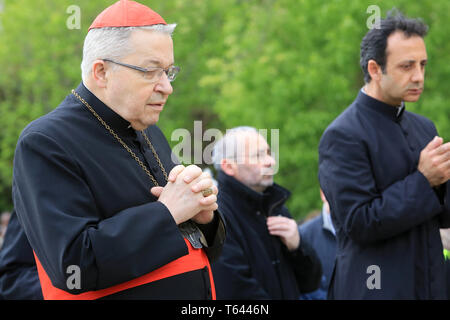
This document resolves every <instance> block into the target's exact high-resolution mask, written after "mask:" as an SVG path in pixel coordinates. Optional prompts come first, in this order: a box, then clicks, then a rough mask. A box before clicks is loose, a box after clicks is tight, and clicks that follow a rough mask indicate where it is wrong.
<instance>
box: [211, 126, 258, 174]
mask: <svg viewBox="0 0 450 320" xmlns="http://www.w3.org/2000/svg"><path fill="white" fill-rule="evenodd" d="M248 133H256V134H259V132H258V130H256V129H255V128H253V127H248V126H240V127H235V128H232V129H228V130H227V132H226V134H225V135H224V136H223V137H222V138H221V139H220V140H218V141H217V142H216V143H215V144H214V147H213V151H212V161H213V163H214V168H215V169H216V170H217V171H220V170H221V167H220V163H221V162H222V159H236V158H237V157H238V155H239V154H240V152H242V151H245V150H244V149H243V148H245V145H243V141H242V139H238V136H239V135H245V134H248Z"/></svg>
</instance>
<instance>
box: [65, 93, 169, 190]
mask: <svg viewBox="0 0 450 320" xmlns="http://www.w3.org/2000/svg"><path fill="white" fill-rule="evenodd" d="M72 94H73V95H74V96H75V97H76V98H77V99H78V100H80V101H81V103H83V104H84V105H85V106H86V107H87V108H88V109H89V111H91V113H92V114H93V115H94V116H95V117H96V118H97V120H98V121H100V123H101V124H102V125H103V126H104V127H105V128H106V130H108V131H109V133H111V135H112V136H113V137H114V138H116V140H117V141H119V143H120V144H121V145H122V146H123V147H124V148H125V150H127V151H128V153H129V154H130V155H131V156H132V157H133V159H134V160H136V162H137V163H138V164H139V165H140V166H141V168H142V169H143V170H144V172H145V173H146V174H147V175H148V176H149V177H150V179H151V180H152V182H153V184H154V185H155V186H157V187H158V186H159V184H158V182H157V181H156V179H155V177H153V175H152V174H151V172H150V171H149V170H148V169H147V167H146V166H145V165H144V163H143V162H142V161H141V159H139V158H138V156H136V154H135V153H134V152H133V150H131V149H130V147H128V146H127V144H126V143H125V142H123V140H122V139H121V138H120V137H119V136H118V135H117V134H116V133H115V132H114V130H113V129H112V128H111V127H110V126H109V125H108V124H107V123H106V122H105V121H104V120H103V119H102V118H101V117H100V116H99V115H98V114H97V112H95V110H94V108H92V107H91V106H90V105H89V103H87V102H86V100H84V99H83V98H82V97H81V96H80V95H79V94H78V93H77V92H76V91H75V90H73V89H72ZM141 134H142V135H143V137H144V139H145V141H147V144H148V146H149V147H150V149H151V150H152V153H153V156H154V157H155V159H156V161H157V162H158V165H159V167H160V168H161V171H162V172H163V175H164V178H165V179H166V181H168V180H169V179H168V177H167V172H166V170H165V169H164V167H163V164H162V162H161V160H160V159H159V156H158V154H157V153H156V150H155V148H154V147H153V145H152V143H151V142H150V139H149V138H148V137H147V135H146V134H145V132H144V130H142V131H141Z"/></svg>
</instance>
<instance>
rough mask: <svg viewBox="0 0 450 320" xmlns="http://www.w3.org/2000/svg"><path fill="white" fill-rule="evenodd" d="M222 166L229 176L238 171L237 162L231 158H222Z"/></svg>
mask: <svg viewBox="0 0 450 320" xmlns="http://www.w3.org/2000/svg"><path fill="white" fill-rule="evenodd" d="M220 168H221V169H222V171H223V172H225V173H226V174H227V175H229V176H234V175H235V174H236V171H237V166H236V163H235V162H233V161H230V160H229V159H222V161H221V162H220Z"/></svg>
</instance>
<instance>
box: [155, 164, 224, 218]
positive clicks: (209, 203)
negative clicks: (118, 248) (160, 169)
mask: <svg viewBox="0 0 450 320" xmlns="http://www.w3.org/2000/svg"><path fill="white" fill-rule="evenodd" d="M208 188H211V189H212V194H210V195H207V193H205V195H206V196H205V195H204V194H203V193H202V191H203V192H205V190H206V191H208V190H207V189H208ZM150 192H151V193H152V194H153V195H154V196H155V197H157V198H158V201H159V202H161V203H163V204H164V205H165V206H166V207H167V209H169V211H170V213H171V214H172V217H173V219H174V220H175V222H176V224H177V225H178V224H180V223H183V222H185V221H187V220H189V219H192V220H193V221H194V222H196V223H199V224H206V223H209V222H211V221H212V219H213V218H214V210H217V208H218V205H217V193H218V189H217V187H216V186H215V185H214V183H213V180H212V177H211V175H210V174H209V173H207V172H202V169H200V168H199V167H198V166H196V165H189V166H187V167H185V166H183V165H178V166H176V167H174V168H173V169H172V170H171V171H170V173H169V176H168V182H167V184H166V185H165V186H164V187H153V188H151V189H150Z"/></svg>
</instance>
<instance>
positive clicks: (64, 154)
mask: <svg viewBox="0 0 450 320" xmlns="http://www.w3.org/2000/svg"><path fill="white" fill-rule="evenodd" d="M76 91H77V92H78V94H79V95H80V96H81V97H83V98H84V99H85V100H86V101H87V102H88V103H89V104H90V105H91V106H92V107H93V108H94V110H95V111H96V112H97V113H98V115H99V116H100V117H101V118H102V119H103V120H104V121H105V122H106V123H107V124H108V125H109V126H110V127H111V128H112V129H113V130H114V131H115V133H116V134H117V135H118V136H119V137H120V138H121V139H122V140H123V141H124V142H125V143H126V144H127V145H128V146H129V147H130V148H131V150H132V151H133V152H134V153H135V154H136V155H137V156H138V157H139V158H140V160H141V161H142V162H143V163H144V164H145V165H146V166H147V168H148V169H149V170H150V171H151V173H152V174H153V176H154V177H155V178H156V180H157V181H158V183H159V184H160V185H161V186H164V185H165V184H166V181H165V178H164V175H163V172H162V170H161V169H160V167H159V165H158V163H157V161H156V158H155V157H154V156H153V154H152V151H151V149H150V148H149V146H148V145H147V143H146V142H145V140H144V138H143V136H142V134H141V133H140V132H136V131H135V130H134V129H132V128H131V127H130V126H129V123H128V122H127V121H126V120H124V119H123V118H121V117H120V116H119V115H118V114H116V113H115V112H114V111H112V110H111V109H110V108H109V107H107V106H106V105H105V104H103V103H102V102H101V101H100V100H99V99H98V98H97V97H95V95H93V94H92V93H91V92H90V91H89V90H88V89H87V88H86V87H85V86H84V85H83V84H80V85H79V87H78V88H77V89H76ZM145 132H146V134H147V136H148V137H149V138H150V140H151V141H152V144H153V146H154V147H155V149H156V152H157V154H158V156H159V158H160V159H161V162H162V164H163V167H164V168H165V170H166V172H167V174H168V173H169V172H170V170H171V169H172V168H173V167H174V165H175V162H174V161H175V160H173V159H172V156H171V155H172V153H171V149H170V147H169V144H168V143H167V140H166V138H165V137H164V135H163V134H162V132H161V131H160V129H159V128H158V127H157V126H156V125H153V126H150V127H149V128H147V129H146V130H145ZM153 186H154V185H153V183H152V181H151V180H150V178H149V177H148V176H147V175H146V174H145V173H144V171H143V169H142V168H141V167H140V166H139V165H138V163H137V162H136V161H135V160H134V159H133V158H132V157H131V155H130V154H129V152H127V151H126V150H125V148H124V147H123V146H122V145H120V144H119V142H118V141H117V140H116V139H115V138H114V137H113V136H112V135H111V133H110V132H108V131H107V130H106V129H105V127H104V126H103V125H102V124H101V123H100V122H99V120H98V119H97V118H95V117H94V115H93V114H92V113H91V112H90V111H89V110H88V109H87V108H86V107H85V106H84V105H83V104H82V103H81V102H80V101H79V100H78V99H77V98H76V97H75V96H74V95H72V94H71V95H69V96H67V97H66V99H65V100H64V101H63V102H62V103H61V105H60V106H58V108H56V109H55V110H54V111H52V112H50V113H49V114H47V115H45V116H43V117H41V118H40V119H38V120H36V121H34V122H32V123H31V124H30V125H28V126H27V127H26V128H25V129H24V131H23V132H22V134H21V136H20V138H19V141H18V143H17V148H16V153H15V158H14V174H13V200H14V206H15V209H16V211H17V215H18V218H19V221H20V223H21V225H22V226H23V228H24V231H25V233H26V235H27V238H28V240H29V242H30V244H31V247H32V248H33V250H34V252H35V254H36V256H37V257H38V259H39V261H40V263H41V264H42V266H43V268H44V269H45V272H46V273H47V275H48V277H49V278H50V280H51V281H52V284H53V285H54V286H55V287H57V288H59V289H62V290H65V291H67V292H70V293H82V292H86V291H91V290H99V289H104V288H108V287H111V286H114V285H117V284H120V283H123V282H126V281H129V280H132V279H135V278H137V277H140V276H142V275H144V274H147V273H149V272H151V271H153V270H155V269H158V268H160V267H162V266H164V265H166V264H168V263H169V262H171V261H173V260H175V259H177V258H180V257H182V256H185V255H187V254H188V248H187V246H186V243H185V240H184V237H183V235H182V233H181V232H180V229H179V227H178V226H177V225H176V223H175V221H174V220H173V218H172V215H171V214H170V212H169V211H168V209H167V208H166V207H165V206H164V205H163V204H162V203H160V202H158V201H156V198H155V197H153V196H152V195H151V194H150V188H151V187H153ZM213 224H214V228H211V225H212V224H210V225H205V226H201V227H200V229H201V230H202V231H203V232H204V233H205V236H206V238H207V239H208V247H207V248H204V250H205V251H206V254H207V255H208V256H209V258H210V259H214V258H215V256H217V254H218V253H219V252H220V249H221V247H222V242H223V238H224V229H223V224H222V219H221V218H220V214H219V213H218V212H216V213H215V219H214V223H213ZM196 234H198V233H196ZM71 265H72V266H73V265H75V266H78V267H79V268H80V271H81V272H80V274H81V285H80V289H77V288H73V287H72V288H68V286H67V280H68V277H69V276H70V275H71V273H70V272H68V267H69V266H71ZM115 297H118V298H148V299H152V298H158V299H171V298H177V299H204V298H206V299H208V298H211V287H210V283H209V281H208V270H205V269H201V270H194V271H191V272H186V273H184V274H181V275H177V276H174V277H170V278H167V279H162V280H159V281H156V282H151V283H149V284H146V285H141V286H139V287H137V288H131V289H127V290H126V291H125V292H119V293H118V294H116V296H115ZM112 298H114V296H112Z"/></svg>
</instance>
